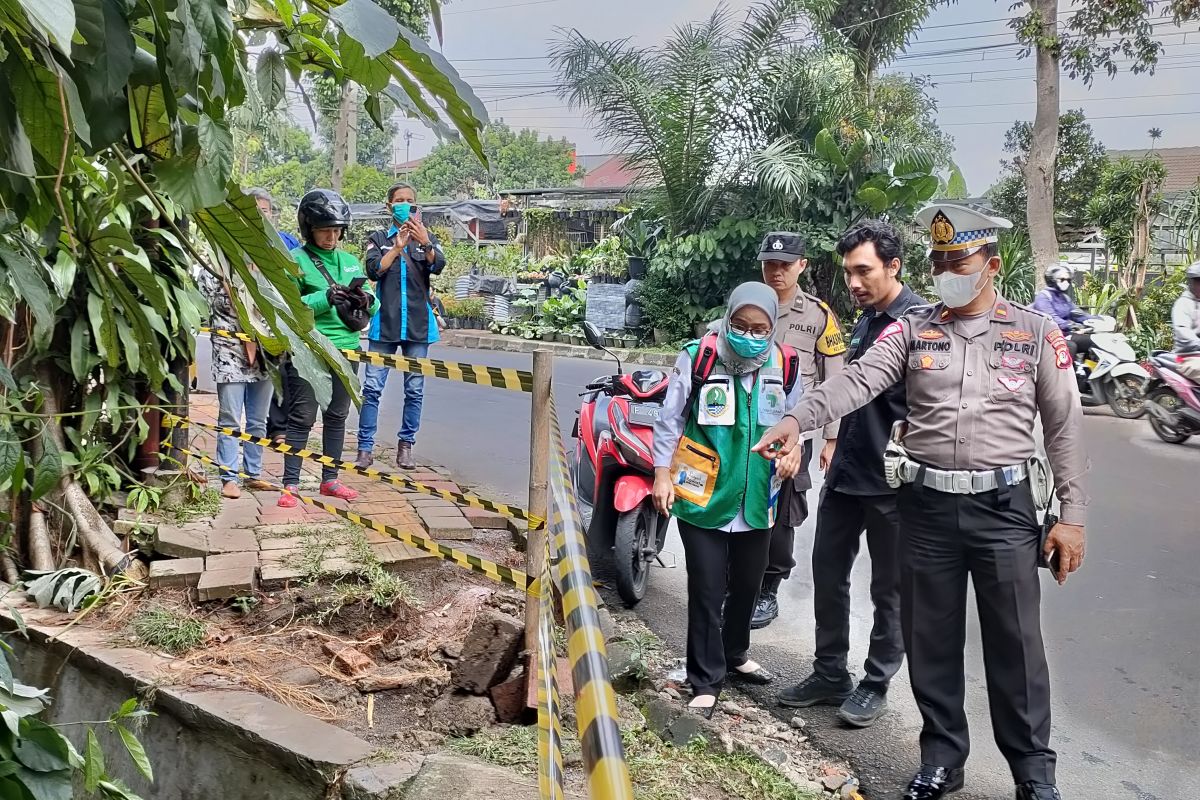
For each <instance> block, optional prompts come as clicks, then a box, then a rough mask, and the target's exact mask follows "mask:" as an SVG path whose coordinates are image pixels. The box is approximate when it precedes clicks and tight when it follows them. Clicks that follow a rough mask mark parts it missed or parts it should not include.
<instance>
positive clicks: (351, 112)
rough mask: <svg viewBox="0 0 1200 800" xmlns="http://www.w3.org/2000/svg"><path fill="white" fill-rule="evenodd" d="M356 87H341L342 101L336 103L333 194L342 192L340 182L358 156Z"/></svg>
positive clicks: (347, 85) (351, 84)
mask: <svg viewBox="0 0 1200 800" xmlns="http://www.w3.org/2000/svg"><path fill="white" fill-rule="evenodd" d="M357 145H358V87H357V86H356V85H355V84H353V83H350V82H349V81H347V82H346V84H345V85H344V86H342V99H341V101H340V102H339V103H338V118H337V124H336V125H335V126H334V128H333V174H332V176H331V177H330V183H331V184H332V186H333V190H334V191H335V192H339V193H340V192H341V191H342V180H343V179H344V178H345V177H346V168H347V167H348V166H350V165H351V164H353V163H355V159H356V158H357V156H358V153H357V149H358V147H357Z"/></svg>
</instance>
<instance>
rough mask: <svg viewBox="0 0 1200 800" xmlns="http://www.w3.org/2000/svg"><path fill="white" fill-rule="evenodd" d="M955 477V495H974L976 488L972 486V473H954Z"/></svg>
mask: <svg viewBox="0 0 1200 800" xmlns="http://www.w3.org/2000/svg"><path fill="white" fill-rule="evenodd" d="M950 474H951V475H953V476H954V493H955V494H972V493H973V491H972V490H973V489H974V487H973V486H972V485H971V483H972V481H971V473H970V472H952V473H950Z"/></svg>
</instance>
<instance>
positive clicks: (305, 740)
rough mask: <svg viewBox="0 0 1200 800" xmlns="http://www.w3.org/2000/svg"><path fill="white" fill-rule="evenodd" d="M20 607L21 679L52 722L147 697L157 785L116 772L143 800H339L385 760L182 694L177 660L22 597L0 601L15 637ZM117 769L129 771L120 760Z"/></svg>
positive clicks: (259, 703) (263, 711) (260, 702)
mask: <svg viewBox="0 0 1200 800" xmlns="http://www.w3.org/2000/svg"><path fill="white" fill-rule="evenodd" d="M0 587H5V585H4V584H0ZM2 591H3V588H0V592H2ZM13 608H16V609H17V610H18V611H19V613H20V614H21V616H22V617H23V618H24V620H25V622H26V625H27V627H28V631H29V638H28V640H26V639H24V638H22V637H20V636H10V637H8V641H9V642H10V644H12V646H13V648H14V651H15V654H16V656H17V658H16V661H17V662H18V666H17V669H16V670H15V671H16V672H17V673H18V676H19V677H20V678H21V679H22V680H24V681H26V682H28V683H30V684H32V685H35V686H38V687H49V688H50V689H51V690H52V696H53V697H54V701H55V702H54V704H53V705H51V707H50V709H49V710H48V711H47V712H46V717H47V721H48V722H50V723H63V722H72V721H75V720H78V719H105V718H107V717H108V715H109V714H111V713H112V712H113V711H114V710H115V709H116V708H117V707H118V706H119V705H120V704H121V703H122V702H123V701H124V700H125V699H127V698H129V697H136V696H142V697H144V698H146V700H147V703H148V706H149V707H150V708H151V709H152V710H153V711H154V712H155V713H156V716H154V717H150V718H149V719H148V723H147V726H146V728H145V729H144V730H143V731H142V732H141V734H140V735H141V738H142V742H143V744H144V745H145V747H146V751H147V753H148V755H149V757H150V760H151V763H153V764H154V765H155V767H156V769H155V772H156V781H155V783H154V785H153V786H150V785H149V784H148V783H147V782H146V781H145V780H144V779H143V778H141V777H140V776H138V775H136V774H135V773H134V772H133V770H132V768H129V769H127V770H123V769H121V768H118V769H117V770H115V771H116V772H117V774H118V776H119V777H121V778H122V779H124V780H125V781H126V782H127V783H129V784H130V785H131V786H132V787H133V788H134V790H135V791H137V792H138V793H140V794H142V795H143V796H146V797H151V796H153V797H180V798H183V797H189V798H190V797H249V796H254V797H256V798H260V800H311V798H315V797H340V796H341V795H340V794H338V793H337V792H338V791H339V790H338V789H337V788H335V787H336V786H337V785H338V783H339V781H340V780H341V778H342V776H343V775H344V774H345V773H347V772H348V771H349V770H351V769H352V768H355V767H364V766H369V765H370V764H371V761H372V758H373V756H374V755H375V754H376V752H377V748H376V747H375V746H373V745H371V744H370V743H368V742H366V741H364V740H363V739H360V738H358V737H357V736H355V735H353V734H351V733H349V732H347V731H344V730H342V729H341V728H338V727H335V726H333V725H330V724H328V723H325V722H321V721H320V720H316V719H313V718H312V717H309V716H307V715H305V714H302V713H301V712H299V711H295V710H293V709H291V708H288V707H287V706H284V705H282V704H280V703H277V702H275V701H273V700H270V699H268V698H265V697H263V696H261V695H258V694H255V693H252V692H249V691H245V690H242V689H240V688H238V687H237V686H236V685H234V684H230V683H226V682H218V681H214V682H213V684H212V688H210V689H191V688H179V687H173V686H171V685H170V683H171V680H172V674H173V673H174V674H178V663H179V662H178V660H177V659H174V658H171V657H169V656H165V655H159V654H154V653H148V652H145V651H143V650H138V649H136V648H130V647H119V646H113V645H112V644H111V643H110V641H109V634H106V633H105V632H102V631H98V630H93V629H89V628H86V627H84V626H76V627H71V628H68V626H67V624H66V623H67V622H69V619H68V618H67V617H66V616H65V615H62V614H58V613H56V612H53V611H49V610H39V609H38V608H37V607H36V606H34V605H33V604H31V603H28V602H26V601H24V600H22V599H19V598H17V596H16V593H12V594H9V595H8V596H7V597H5V598H4V599H3V601H2V602H0V628H3V630H5V631H6V632H12V631H15V630H17V624H16V622H15V620H14V618H13V614H12V610H11V609H13ZM67 730H68V731H69V735H70V736H71V738H72V739H73V740H75V744H76V746H77V747H79V746H82V744H83V741H82V737H83V733H84V732H83V727H82V726H70V727H69V728H68V729H67ZM98 733H100V731H98ZM105 736H111V734H109V733H107V732H105V733H103V734H102V735H101V740H102V743H103V744H105V749H106V750H107V751H108V752H111V753H113V754H115V753H116V752H118V750H119V749H120V744H119V743H118V742H116V740H115V737H114V739H113V741H111V742H106V741H104V738H105ZM113 748H115V749H113ZM112 761H114V762H117V763H122V760H121V759H118V758H113V759H112ZM395 788H396V789H399V788H400V787H399V786H396V787H395ZM331 791H332V792H334V793H333V794H330V792H331Z"/></svg>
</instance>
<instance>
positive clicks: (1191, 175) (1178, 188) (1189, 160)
mask: <svg viewBox="0 0 1200 800" xmlns="http://www.w3.org/2000/svg"><path fill="white" fill-rule="evenodd" d="M1151 152H1153V153H1156V154H1158V157H1159V158H1161V159H1162V162H1163V166H1164V167H1166V168H1167V179H1166V180H1165V181H1163V187H1162V190H1163V191H1164V192H1186V191H1187V190H1189V189H1191V188H1192V187H1194V186H1195V185H1196V182H1197V181H1200V147H1156V148H1154V150H1152V151H1151V150H1109V151H1108V153H1107V155H1108V158H1109V160H1111V161H1116V160H1118V159H1120V158H1133V159H1137V158H1143V157H1145V156H1146V155H1147V154H1148V153H1151Z"/></svg>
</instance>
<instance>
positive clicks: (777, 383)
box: [758, 375, 787, 428]
mask: <svg viewBox="0 0 1200 800" xmlns="http://www.w3.org/2000/svg"><path fill="white" fill-rule="evenodd" d="M786 404H787V395H786V394H785V393H784V391H783V378H782V377H775V376H772V375H764V376H763V377H762V379H761V384H760V386H759V395H758V424H759V425H764V426H766V427H768V428H770V427H772V426H775V425H778V424H779V423H780V422H782V421H783V411H784V408H783V407H784V406H785V405H786Z"/></svg>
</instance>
